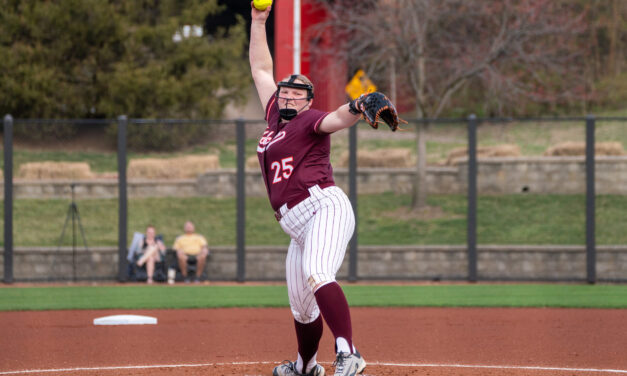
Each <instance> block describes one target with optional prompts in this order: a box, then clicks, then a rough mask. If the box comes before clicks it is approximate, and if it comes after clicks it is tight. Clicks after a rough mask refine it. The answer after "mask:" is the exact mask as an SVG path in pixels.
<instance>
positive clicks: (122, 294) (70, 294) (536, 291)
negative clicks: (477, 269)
mask: <svg viewBox="0 0 627 376" xmlns="http://www.w3.org/2000/svg"><path fill="white" fill-rule="evenodd" d="M343 288H344V291H345V293H346V296H347V299H348V301H349V304H350V305H351V306H353V307H554V308H555V307H558V308H627V286H620V285H566V284H550V285H546V284H520V285H509V284H502V285H500V284H499V285H495V284H486V285H480V284H479V285H471V284H460V285H429V286H426V285H401V286H394V285H351V284H344V286H343ZM287 306H288V301H287V289H286V287H285V286H283V285H264V286H243V285H242V286H214V285H210V286H202V285H200V286H184V285H182V286H179V285H177V286H167V285H152V286H147V285H129V286H66V287H13V288H10V287H5V288H0V311H8V310H61V309H177V308H221V307H287Z"/></svg>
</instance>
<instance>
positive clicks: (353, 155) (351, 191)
mask: <svg viewBox="0 0 627 376" xmlns="http://www.w3.org/2000/svg"><path fill="white" fill-rule="evenodd" d="M348 198H349V200H350V202H351V206H352V207H353V212H354V214H355V231H354V232H353V237H352V238H351V240H350V242H349V243H348V280H349V281H351V282H355V281H357V238H358V236H357V125H355V126H352V127H350V128H349V131H348Z"/></svg>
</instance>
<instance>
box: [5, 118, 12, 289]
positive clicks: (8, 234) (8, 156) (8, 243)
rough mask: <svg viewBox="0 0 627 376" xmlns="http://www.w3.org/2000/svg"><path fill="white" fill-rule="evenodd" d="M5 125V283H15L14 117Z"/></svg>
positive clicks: (6, 119) (7, 120)
mask: <svg viewBox="0 0 627 376" xmlns="http://www.w3.org/2000/svg"><path fill="white" fill-rule="evenodd" d="M3 125H4V283H13V117H12V116H11V115H6V116H5V117H4V121H3Z"/></svg>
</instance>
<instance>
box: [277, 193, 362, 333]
mask: <svg viewBox="0 0 627 376" xmlns="http://www.w3.org/2000/svg"><path fill="white" fill-rule="evenodd" d="M309 194H310V196H309V197H308V198H306V199H305V200H303V201H301V202H300V203H298V205H296V206H294V207H293V208H292V209H287V205H283V206H281V208H279V211H280V213H281V215H282V216H283V218H282V219H281V221H280V222H279V223H280V224H281V228H283V231H285V232H286V233H287V234H288V235H289V236H290V237H291V238H292V241H291V243H290V246H289V249H288V251H287V259H286V260H285V274H286V279H287V292H288V295H289V299H290V307H291V309H292V315H293V316H294V318H295V319H296V321H298V322H300V323H303V324H308V323H310V322H312V321H314V320H315V319H317V318H318V316H319V315H320V310H319V309H318V304H317V303H316V299H315V296H314V294H313V293H314V291H313V288H314V287H315V286H317V285H320V286H322V285H324V284H326V283H329V282H333V281H335V274H336V273H337V271H338V270H339V268H340V266H341V265H342V261H343V260H344V254H345V253H346V246H347V245H348V242H349V241H350V239H351V237H352V236H353V231H354V230H355V214H354V212H353V208H352V206H351V203H350V201H349V199H348V197H346V194H344V192H343V191H342V190H341V189H340V188H339V187H336V186H331V187H327V188H324V189H321V188H320V187H319V186H317V185H315V186H313V187H311V188H309Z"/></svg>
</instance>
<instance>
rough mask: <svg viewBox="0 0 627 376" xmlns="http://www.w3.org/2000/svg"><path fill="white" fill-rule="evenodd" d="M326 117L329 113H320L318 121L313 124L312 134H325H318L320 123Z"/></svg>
mask: <svg viewBox="0 0 627 376" xmlns="http://www.w3.org/2000/svg"><path fill="white" fill-rule="evenodd" d="M327 115H329V112H321V113H320V117H319V118H318V120H316V122H315V124H314V132H315V133H316V134H326V133H324V132H320V124H321V123H322V120H324V118H325V117H327Z"/></svg>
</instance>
